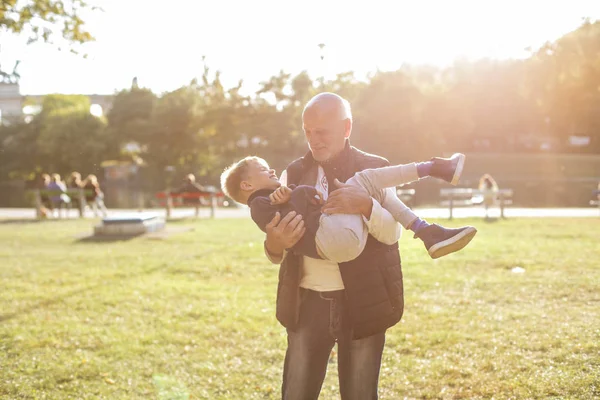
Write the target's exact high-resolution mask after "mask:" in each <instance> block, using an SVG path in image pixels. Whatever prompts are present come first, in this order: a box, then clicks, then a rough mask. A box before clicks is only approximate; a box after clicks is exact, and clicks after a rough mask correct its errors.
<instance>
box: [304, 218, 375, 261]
mask: <svg viewBox="0 0 600 400" xmlns="http://www.w3.org/2000/svg"><path fill="white" fill-rule="evenodd" d="M368 235H369V234H368V232H367V228H366V227H365V224H364V222H363V220H362V216H360V215H357V214H331V215H327V214H323V215H321V219H320V221H319V228H318V229H317V233H316V235H315V243H316V245H317V252H318V253H319V255H320V256H321V257H323V258H324V259H326V260H329V261H333V262H336V263H342V262H347V261H350V260H354V259H355V258H356V257H358V256H359V255H360V253H362V252H363V250H364V248H365V245H366V244H367V237H368Z"/></svg>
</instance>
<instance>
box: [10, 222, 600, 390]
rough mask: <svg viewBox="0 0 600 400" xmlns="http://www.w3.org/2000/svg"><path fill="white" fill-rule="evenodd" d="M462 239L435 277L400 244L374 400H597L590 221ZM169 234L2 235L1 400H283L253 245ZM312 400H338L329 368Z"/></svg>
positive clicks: (598, 243) (406, 242)
mask: <svg viewBox="0 0 600 400" xmlns="http://www.w3.org/2000/svg"><path fill="white" fill-rule="evenodd" d="M464 222H465V221H453V222H452V223H451V224H450V225H453V226H456V225H458V224H459V223H464ZM468 222H469V223H471V224H476V225H477V226H478V228H479V234H478V236H477V237H476V238H475V240H474V241H473V242H472V244H471V245H470V246H469V247H468V248H467V249H465V250H464V251H463V252H461V253H458V254H454V255H451V256H448V257H445V258H442V259H440V260H436V261H432V260H430V259H429V258H428V257H427V255H426V252H425V250H424V249H423V248H421V245H420V243H419V242H418V241H417V240H413V239H412V238H411V237H410V235H408V234H406V235H404V237H403V238H402V240H401V243H400V244H401V249H402V250H401V254H402V256H403V264H404V266H403V270H404V279H405V297H406V298H405V301H406V310H405V314H404V317H403V319H402V322H401V323H400V324H398V325H397V326H396V327H394V328H392V329H391V330H389V331H388V335H387V344H386V348H385V352H384V360H383V364H382V371H381V380H380V395H381V398H382V399H402V398H417V399H420V398H436V399H437V398H447V399H453V398H465V399H477V398H480V399H490V398H495V399H509V398H513V399H525V398H540V399H546V398H557V399H558V398H564V399H576V398H578V399H592V398H595V397H596V398H597V397H598V396H600V291H599V289H600V223H599V221H598V220H597V219H580V220H576V219H531V220H530V219H522V220H506V221H499V222H495V223H485V222H483V221H481V220H470V221H468ZM443 223H446V224H447V222H446V221H443ZM178 225H181V226H192V227H194V231H192V232H186V233H180V234H176V235H173V236H171V237H169V238H168V239H166V240H151V239H147V238H137V239H133V240H129V241H120V242H80V241H78V240H77V238H76V237H77V235H79V234H81V233H85V232H89V231H91V227H92V222H91V221H47V222H42V223H28V224H16V223H1V221H0V398H2V399H99V398H105V399H157V398H158V399H188V398H189V399H205V398H206V399H276V398H278V397H279V395H280V394H279V388H280V384H281V369H282V364H283V356H284V352H285V340H286V338H285V331H284V329H283V328H282V327H281V326H279V325H278V323H277V321H276V320H275V316H274V305H275V290H276V281H277V267H276V266H272V265H270V264H269V263H268V262H267V261H266V259H265V258H264V256H263V254H262V239H263V235H262V234H261V232H260V231H259V230H258V229H257V228H256V227H254V226H253V224H252V222H251V221H248V220H210V221H209V220H202V221H196V222H194V221H188V222H182V223H178ZM515 266H520V267H522V268H524V269H525V273H522V274H517V273H513V272H511V269H512V268H513V267H515ZM321 398H322V399H335V398H339V397H338V396H337V375H336V368H335V354H334V355H332V362H331V364H330V368H329V371H328V376H327V378H326V381H325V384H324V387H323V392H322V396H321Z"/></svg>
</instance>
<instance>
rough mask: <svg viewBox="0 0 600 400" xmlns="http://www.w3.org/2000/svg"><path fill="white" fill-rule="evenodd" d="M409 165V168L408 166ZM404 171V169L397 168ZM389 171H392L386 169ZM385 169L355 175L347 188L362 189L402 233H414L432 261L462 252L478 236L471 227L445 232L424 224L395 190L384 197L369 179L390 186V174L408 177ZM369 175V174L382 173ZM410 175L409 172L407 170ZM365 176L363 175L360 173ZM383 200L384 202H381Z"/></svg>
mask: <svg viewBox="0 0 600 400" xmlns="http://www.w3.org/2000/svg"><path fill="white" fill-rule="evenodd" d="M409 165H410V164H409ZM397 167H404V166H397ZM388 168H391V169H388ZM394 168H395V167H385V168H378V169H376V170H365V171H361V172H358V173H356V174H354V176H353V177H352V178H350V179H349V180H348V183H349V184H352V185H357V186H359V187H362V188H363V189H365V190H366V191H367V192H368V193H369V195H371V196H372V197H373V198H375V200H377V201H379V202H380V203H381V206H382V207H383V208H385V209H386V210H388V211H389V212H390V213H391V214H392V216H393V217H394V219H395V220H396V221H398V222H399V223H400V224H401V225H402V226H403V227H404V228H405V229H409V230H411V231H413V232H414V233H415V238H419V239H421V240H422V241H423V243H424V244H425V248H426V249H427V252H428V253H429V255H430V256H431V257H432V258H439V257H442V256H445V255H447V254H450V253H454V252H456V251H458V250H461V249H462V248H464V247H465V246H466V245H467V244H469V242H470V241H471V240H472V239H473V237H474V236H475V234H476V233H477V229H475V228H474V227H472V226H465V227H462V228H457V229H448V228H444V227H442V226H439V225H437V224H433V225H431V224H429V223H427V221H424V220H422V219H421V218H419V217H418V216H417V215H416V214H415V213H414V212H413V211H412V210H411V209H410V208H408V207H407V206H406V204H404V203H403V202H402V201H401V200H400V199H399V198H398V196H396V193H395V190H390V191H388V192H387V193H386V195H385V197H384V196H383V191H382V190H381V189H379V190H378V188H377V187H376V186H375V185H374V182H373V181H372V180H371V178H373V177H375V179H378V180H375V182H379V183H381V182H390V180H391V179H392V178H390V177H389V176H388V172H390V174H391V173H392V172H393V173H394V174H396V176H398V177H404V179H410V178H411V175H410V174H408V173H407V174H404V175H401V174H402V173H404V171H403V169H402V168H397V169H396V170H394ZM381 170H384V171H383V173H379V172H369V171H381ZM408 171H410V170H408ZM363 172H366V173H363ZM382 198H383V202H382V201H381V200H382Z"/></svg>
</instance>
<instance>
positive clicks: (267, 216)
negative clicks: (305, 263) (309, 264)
mask: <svg viewBox="0 0 600 400" xmlns="http://www.w3.org/2000/svg"><path fill="white" fill-rule="evenodd" d="M290 189H292V194H291V198H290V201H288V202H287V203H285V204H278V205H272V204H271V200H269V195H270V194H271V193H273V192H274V191H273V190H269V189H262V190H257V191H256V192H254V193H252V195H250V197H249V198H248V206H249V207H250V215H251V216H252V220H254V222H255V223H256V225H258V227H259V228H260V229H261V230H262V231H263V232H266V231H267V228H266V226H267V224H268V223H269V222H271V220H272V219H273V217H274V216H275V213H276V212H279V214H280V215H281V218H283V217H285V216H286V215H287V214H288V213H290V212H292V211H296V213H297V214H300V215H302V219H303V221H304V227H305V228H306V232H305V233H304V235H303V236H302V238H301V239H300V241H298V243H296V244H295V245H294V246H293V247H292V249H291V250H292V251H293V252H294V253H295V254H298V255H303V256H308V257H312V258H321V257H319V255H318V253H317V246H316V244H315V235H316V234H317V229H319V219H320V218H321V206H320V205H318V204H316V203H315V202H313V201H312V200H313V199H314V198H315V195H316V194H317V190H316V189H315V188H314V187H312V186H308V185H299V186H294V185H290Z"/></svg>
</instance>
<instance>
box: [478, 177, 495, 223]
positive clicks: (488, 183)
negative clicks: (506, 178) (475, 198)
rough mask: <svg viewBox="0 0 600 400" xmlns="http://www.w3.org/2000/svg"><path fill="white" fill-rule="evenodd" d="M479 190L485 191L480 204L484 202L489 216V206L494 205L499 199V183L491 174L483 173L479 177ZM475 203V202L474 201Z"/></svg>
mask: <svg viewBox="0 0 600 400" xmlns="http://www.w3.org/2000/svg"><path fill="white" fill-rule="evenodd" d="M478 189H479V190H481V191H483V192H484V193H483V195H482V196H481V197H480V204H481V203H483V206H484V207H485V216H486V218H487V216H488V208H489V207H490V206H493V205H494V203H496V201H497V200H498V183H496V180H495V179H494V178H492V176H491V175H490V174H483V176H482V177H481V178H479V187H478ZM474 203H475V202H474Z"/></svg>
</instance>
